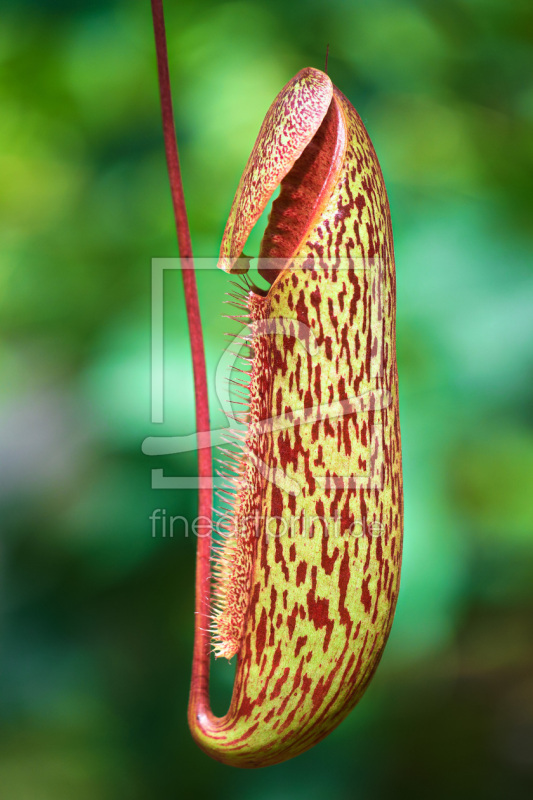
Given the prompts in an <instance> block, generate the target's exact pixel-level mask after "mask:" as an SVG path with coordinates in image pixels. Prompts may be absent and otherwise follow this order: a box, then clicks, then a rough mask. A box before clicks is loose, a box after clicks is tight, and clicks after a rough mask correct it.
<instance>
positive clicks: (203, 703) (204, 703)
mask: <svg viewBox="0 0 533 800" xmlns="http://www.w3.org/2000/svg"><path fill="white" fill-rule="evenodd" d="M151 2H152V17H153V21H154V34H155V47H156V53H157V71H158V76H159V94H160V98H161V113H162V117H163V134H164V139H165V152H166V157H167V167H168V176H169V180H170V191H171V194H172V204H173V206H174V218H175V221H176V232H177V236H178V249H179V254H180V259H181V266H182V269H181V274H182V278H183V288H184V291H185V305H186V309H187V320H188V323H189V338H190V342H191V353H192V364H193V372H194V395H195V404H196V430H197V432H198V433H203V434H204V437H206V436H207V437H208V436H209V430H210V424H209V405H208V397H207V376H206V368H205V352H204V340H203V334H202V322H201V318H200V307H199V304H198V291H197V288H196V274H195V271H194V263H193V254H192V244H191V234H190V230H189V222H188V219H187V208H186V205H185V197H184V194H183V184H182V179H181V169H180V163H179V156H178V146H177V141H176V130H175V126H174V114H173V110H172V96H171V89H170V76H169V70H168V54H167V42H166V34H165V19H164V13H163V2H162V0H151ZM212 474H213V473H212V462H211V450H210V448H209V447H202V448H200V449H199V450H198V477H199V490H198V517H199V536H198V549H197V556H196V607H195V629H194V655H193V672H192V680H191V694H190V699H189V713H190V714H193V715H194V716H195V717H196V718H204V719H207V718H211V712H210V710H209V658H210V636H209V625H210V605H211V603H210V593H211V567H210V555H211V526H212V521H211V520H212V506H213V492H212V478H211V476H212Z"/></svg>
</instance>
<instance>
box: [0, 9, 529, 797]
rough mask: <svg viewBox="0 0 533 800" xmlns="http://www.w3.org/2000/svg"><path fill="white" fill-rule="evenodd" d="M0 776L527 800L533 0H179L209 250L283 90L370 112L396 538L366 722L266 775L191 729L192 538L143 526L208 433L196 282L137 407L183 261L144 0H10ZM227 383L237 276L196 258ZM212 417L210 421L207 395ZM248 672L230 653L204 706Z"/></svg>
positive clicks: (180, 111)
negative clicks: (156, 321) (226, 339)
mask: <svg viewBox="0 0 533 800" xmlns="http://www.w3.org/2000/svg"><path fill="white" fill-rule="evenodd" d="M0 11H1V25H0V63H1V77H0V165H1V167H0V225H1V233H0V249H1V260H0V304H1V313H0V318H1V326H2V336H1V344H0V373H1V376H0V381H1V386H2V393H1V401H0V414H1V416H0V470H1V484H0V513H1V540H0V547H1V554H0V556H1V558H0V561H1V572H0V578H1V586H0V591H1V598H0V613H1V629H0V636H1V651H0V794H1V796H2V797H3V798H6V800H71V799H72V798H76V800H86V798H87V800H89V798H90V800H94V798H98V799H99V800H100V799H101V800H119V799H120V800H123V798H128V800H153V798H174V797H176V798H177V797H198V798H213V797H215V798H232V799H233V800H240V798H249V797H252V796H253V797H254V800H271V799H273V798H276V800H285V798H287V799H290V800H300V798H301V799H302V800H304V798H305V800H315V798H320V799H321V798H339V800H341V799H344V798H364V799H365V800H374V798H375V799H376V800H377V799H378V798H379V799H380V800H381V798H390V797H400V798H402V797H421V798H427V797H431V798H448V797H450V796H454V797H457V798H484V799H485V798H489V799H490V798H502V797H506V798H507V797H512V798H522V797H527V796H531V794H532V792H533V414H532V400H533V380H532V378H533V344H532V342H533V274H532V255H533V232H532V216H533V215H532V211H533V193H532V191H531V180H532V166H533V5H532V4H531V2H530V1H529V0H449V1H448V2H441V3H438V2H436V1H432V0H416V1H414V0H413V1H412V2H393V1H392V0H387V2H385V1H384V0H379V1H375V2H362V0H361V1H360V2H331V3H327V2H324V0H322V1H321V2H318V0H316V1H313V0H307V2H305V1H304V0H297V1H295V2H290V3H289V2H287V0H263V1H262V2H232V3H211V2H202V3H198V2H196V3H195V2H190V1H189V2H187V1H185V2H177V0H176V1H175V2H172V0H167V3H166V11H167V25H168V32H169V49H170V61H171V75H172V80H173V87H174V95H175V104H176V112H177V127H178V136H179V142H180V149H181V158H182V164H183V173H184V181H185V189H186V194H187V198H188V203H189V211H190V220H191V227H192V235H193V241H194V245H195V251H196V254H197V255H198V256H213V255H216V253H217V250H218V246H219V243H220V239H221V236H222V232H223V228H224V224H225V220H226V217H227V214H228V211H229V207H230V204H231V200H232V197H233V193H234V191H235V188H236V185H237V182H238V179H239V177H240V174H241V171H242V168H243V166H244V163H245V161H246V159H247V157H248V154H249V152H250V149H251V146H252V144H253V142H254V139H255V136H256V134H257V131H258V129H259V125H260V123H261V121H262V119H263V116H264V114H265V111H266V109H267V108H268V106H269V104H270V103H271V101H272V100H273V98H274V97H275V95H276V94H277V92H278V91H279V90H280V88H281V87H282V86H283V85H284V84H285V83H286V81H287V80H288V79H289V78H290V77H292V75H293V74H295V73H296V72H297V71H298V70H299V69H300V68H302V67H304V66H316V67H319V68H322V67H323V64H324V56H325V50H326V44H327V43H328V42H329V44H330V57H329V74H330V75H331V78H332V80H333V82H334V83H335V84H336V85H337V86H339V88H340V89H341V90H342V91H343V92H344V93H345V94H346V95H347V96H348V97H349V98H350V100H351V101H352V102H353V104H354V105H355V106H356V108H357V109H358V111H359V112H360V114H361V116H362V117H363V120H364V122H365V124H366V125H367V128H368V130H369V133H370V135H371V137H372V139H373V142H374V145H375V147H376V150H377V152H378V155H379V158H380V161H381V165H382V168H383V172H384V174H385V178H386V182H387V187H388V191H389V196H390V201H391V209H392V217H393V225H394V232H395V242H396V258H397V275H398V354H399V371H400V388H401V398H400V400H401V416H402V438H403V445H404V469H405V509H406V516H405V557H404V569H403V582H402V589H401V593H400V600H399V605H398V611H397V615H396V621H395V624H394V628H393V632H392V635H391V639H390V642H389V645H388V648H387V650H386V652H385V656H384V658H383V661H382V664H381V667H380V669H379V671H378V673H377V675H376V677H375V679H374V681H373V683H372V685H371V687H370V688H369V690H368V692H367V694H366V695H365V697H364V698H363V700H362V701H361V703H360V705H359V706H358V708H357V709H356V710H355V711H354V712H353V713H352V715H351V716H350V717H349V718H348V719H347V720H346V721H345V722H344V723H343V724H342V725H341V727H340V728H339V729H337V730H336V731H335V732H334V733H333V734H332V735H331V736H330V737H329V738H328V739H327V740H325V741H324V742H323V743H321V744H320V745H319V746H317V747H316V748H314V749H313V750H312V751H310V752H308V753H306V754H304V755H303V756H301V757H299V758H298V759H296V760H293V761H291V762H289V763H287V764H283V765H280V766H278V767H272V768H269V769H266V770H263V771H261V772H247V771H238V770H235V769H231V768H226V767H224V766H222V765H219V764H217V763H215V762H212V761H211V760H210V759H208V758H207V756H204V755H203V754H202V753H201V752H200V751H199V750H198V749H197V748H196V747H195V745H194V744H193V743H192V741H191V739H190V736H189V732H188V729H187V725H186V704H187V694H188V682H189V677H190V662H191V651H192V624H193V570H194V545H195V541H194V538H189V539H186V538H184V537H183V536H178V537H175V538H174V539H172V540H170V539H162V538H160V537H157V538H152V536H151V523H150V521H149V515H150V514H151V513H152V511H153V510H154V509H155V508H165V509H167V511H168V513H169V514H170V513H173V514H185V515H189V516H191V517H192V516H193V515H194V512H195V506H196V497H195V496H194V494H193V493H186V492H171V491H166V492H165V491H156V490H153V489H152V488H151V484H150V475H151V472H150V471H151V469H152V467H159V468H163V469H164V470H165V472H166V474H177V475H179V474H182V475H187V474H191V471H192V470H194V464H195V461H194V458H193V456H184V457H181V458H178V457H176V456H174V457H173V456H168V457H161V458H150V457H148V456H145V455H143V454H142V453H141V442H142V440H143V439H144V438H145V437H146V436H149V435H160V434H161V433H166V434H180V433H188V432H190V431H191V430H192V429H193V407H192V383H191V378H190V372H191V370H190V354H189V346H188V340H187V333H186V322H185V318H184V306H183V296H182V291H181V286H180V282H179V276H178V274H177V273H173V274H171V275H169V276H168V279H165V280H166V285H165V304H166V305H165V320H166V322H165V325H166V329H165V333H166V342H167V347H166V358H167V364H168V369H167V386H166V395H165V400H166V412H167V413H166V420H165V423H164V425H153V424H151V423H150V402H149V400H150V395H149V390H150V266H151V258H152V257H153V256H174V255H175V254H176V245H175V234H174V231H173V224H172V213H171V205H170V197H169V190H168V184H167V177H166V171H165V162H164V153H163V145H162V135H161V123H160V114H159V107H158V93H157V83H156V72H155V59H154V46H153V35H152V28H151V17H150V7H149V3H148V0H144V1H143V2H141V1H140V0H136V1H135V2H126V0H123V1H122V2H103V0H102V1H101V2H98V0H94V2H89V1H87V2H83V1H82V0H79V1H78V2H74V1H72V0H71V2H65V1H64V0H63V2H62V1H61V0H57V2H26V1H24V0H20V2H18V3H17V4H16V6H15V5H14V4H12V3H9V4H8V3H5V2H2V3H1V4H0ZM199 283H200V301H201V307H202V313H203V317H204V323H205V325H204V327H205V332H206V337H207V349H208V359H209V370H210V375H212V374H213V371H214V368H215V364H216V362H217V358H218V356H219V355H220V353H221V351H222V347H223V333H224V331H225V330H226V327H227V326H226V322H225V321H224V320H223V319H222V318H221V314H222V313H225V311H224V309H225V308H227V307H226V306H224V305H223V303H222V301H223V299H224V295H223V292H224V290H225V288H226V285H227V282H226V277H225V276H224V275H222V274H214V273H211V272H210V273H203V274H201V275H200V278H199ZM212 406H213V418H214V422H215V424H218V423H220V422H221V417H220V414H219V412H218V409H217V402H216V400H215V399H214V398H212ZM230 689H231V669H230V668H228V667H224V665H222V664H218V663H217V665H216V670H215V675H214V678H213V694H214V699H213V703H214V706H215V710H216V711H218V712H219V713H221V712H223V710H224V706H225V704H226V703H227V701H228V698H229V693H230Z"/></svg>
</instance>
